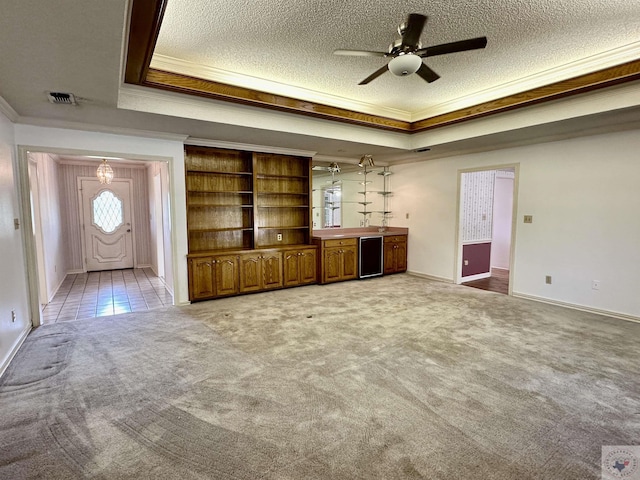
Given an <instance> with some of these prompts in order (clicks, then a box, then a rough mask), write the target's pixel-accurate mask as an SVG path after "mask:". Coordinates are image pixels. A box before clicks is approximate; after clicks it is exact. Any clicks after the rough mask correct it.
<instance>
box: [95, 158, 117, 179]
mask: <svg viewBox="0 0 640 480" xmlns="http://www.w3.org/2000/svg"><path fill="white" fill-rule="evenodd" d="M96 176H97V177H98V180H100V183H102V184H103V185H105V184H106V185H109V184H110V183H111V180H113V169H112V168H111V166H110V165H109V164H108V163H107V159H106V158H103V159H102V163H101V164H100V166H99V167H98V170H97V171H96Z"/></svg>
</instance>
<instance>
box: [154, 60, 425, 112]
mask: <svg viewBox="0 0 640 480" xmlns="http://www.w3.org/2000/svg"><path fill="white" fill-rule="evenodd" d="M151 68H153V69H156V70H162V71H165V72H171V73H177V74H180V75H187V76H189V77H194V78H201V79H204V80H210V81H212V82H216V83H223V84H227V85H235V86H238V87H243V88H247V89H250V90H257V91H260V92H265V93H272V94H275V95H281V96H285V97H291V98H296V99H298V100H305V101H307V102H313V103H321V104H323V105H328V106H331V107H337V108H341V109H346V110H354V111H356V112H361V113H367V114H370V115H377V116H381V117H387V118H393V119H396V120H402V121H405V122H409V121H411V117H412V114H411V112H409V111H406V110H400V109H397V108H389V107H381V106H379V105H374V104H372V103H368V102H361V101H357V100H353V99H348V98H344V97H341V96H339V95H333V94H330V93H325V92H318V91H316V90H310V89H308V88H302V87H295V86H292V85H287V84H284V83H280V82H274V81H271V80H265V79H263V78H258V77H252V76H249V75H242V74H239V73H234V72H229V71H227V70H221V69H219V68H214V67H210V66H207V65H201V64H197V63H192V62H188V61H186V60H181V59H178V58H173V57H168V56H166V55H159V54H154V55H153V58H152V59H151Z"/></svg>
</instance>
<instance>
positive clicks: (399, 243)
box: [383, 235, 407, 275]
mask: <svg viewBox="0 0 640 480" xmlns="http://www.w3.org/2000/svg"><path fill="white" fill-rule="evenodd" d="M383 248H384V273H385V275H386V274H390V273H399V272H406V271H407V236H406V235H393V236H387V237H384V247H383Z"/></svg>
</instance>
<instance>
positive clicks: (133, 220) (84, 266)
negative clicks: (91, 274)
mask: <svg viewBox="0 0 640 480" xmlns="http://www.w3.org/2000/svg"><path fill="white" fill-rule="evenodd" d="M85 180H86V181H97V178H94V177H76V182H77V186H78V209H79V210H80V211H79V212H78V214H79V215H80V217H79V218H80V221H84V207H85V205H84V204H83V196H82V182H83V181H85ZM113 182H118V183H127V184H128V186H129V209H130V212H129V214H130V215H131V255H133V268H137V267H138V259H137V256H136V230H137V228H138V227H137V225H136V217H135V208H133V203H132V202H133V181H132V180H131V179H130V178H114V179H113ZM85 228H86V227H85V226H84V224H83V225H82V234H81V237H82V239H81V241H80V246H81V251H82V270H83V271H84V272H86V271H87V251H88V249H87V234H86V230H85Z"/></svg>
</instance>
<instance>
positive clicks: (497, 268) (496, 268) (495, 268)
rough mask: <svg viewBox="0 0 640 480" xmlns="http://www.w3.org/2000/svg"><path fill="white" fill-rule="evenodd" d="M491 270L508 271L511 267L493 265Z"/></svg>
mask: <svg viewBox="0 0 640 480" xmlns="http://www.w3.org/2000/svg"><path fill="white" fill-rule="evenodd" d="M491 270H502V271H504V272H508V271H509V267H507V268H503V267H491Z"/></svg>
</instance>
